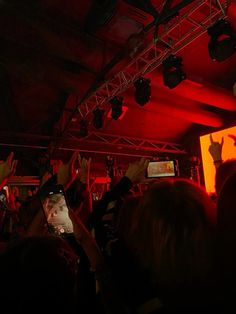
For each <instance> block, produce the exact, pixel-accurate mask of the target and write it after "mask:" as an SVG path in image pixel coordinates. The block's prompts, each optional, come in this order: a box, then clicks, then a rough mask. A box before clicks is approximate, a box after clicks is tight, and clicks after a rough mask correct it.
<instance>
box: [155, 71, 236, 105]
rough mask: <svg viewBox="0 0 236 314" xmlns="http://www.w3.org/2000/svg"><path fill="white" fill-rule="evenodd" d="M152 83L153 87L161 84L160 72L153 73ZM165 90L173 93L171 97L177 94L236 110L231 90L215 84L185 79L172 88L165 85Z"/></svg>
mask: <svg viewBox="0 0 236 314" xmlns="http://www.w3.org/2000/svg"><path fill="white" fill-rule="evenodd" d="M152 85H153V86H155V88H158V86H163V79H162V75H161V73H160V75H158V74H157V75H156V73H155V77H154V76H153V77H152ZM162 91H163V89H162ZM166 91H167V93H169V94H172V95H173V99H175V98H176V95H178V96H182V97H185V98H187V99H191V100H194V101H197V102H200V103H202V104H207V105H211V106H213V107H217V108H220V109H224V110H228V111H236V101H235V97H234V96H233V93H232V91H228V90H226V89H224V88H221V87H219V86H216V85H211V84H209V83H198V82H194V81H191V80H185V81H183V82H181V84H179V85H178V86H177V87H176V88H174V89H172V90H170V89H168V88H167V87H166Z"/></svg>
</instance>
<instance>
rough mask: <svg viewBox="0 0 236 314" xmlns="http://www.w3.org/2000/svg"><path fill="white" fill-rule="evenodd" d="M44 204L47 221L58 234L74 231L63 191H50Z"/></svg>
mask: <svg viewBox="0 0 236 314" xmlns="http://www.w3.org/2000/svg"><path fill="white" fill-rule="evenodd" d="M42 204H43V209H44V213H45V216H46V219H47V223H48V225H49V226H50V227H52V229H53V231H54V232H55V233H56V234H63V233H73V225H72V222H71V220H70V218H69V214H68V207H67V204H66V200H65V196H64V193H63V191H61V192H60V191H56V192H53V191H52V192H49V194H48V195H47V196H46V197H45V198H44V199H43V200H42Z"/></svg>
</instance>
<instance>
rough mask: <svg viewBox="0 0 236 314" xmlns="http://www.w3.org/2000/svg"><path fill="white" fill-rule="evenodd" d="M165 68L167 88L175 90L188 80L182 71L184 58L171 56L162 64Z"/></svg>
mask: <svg viewBox="0 0 236 314" xmlns="http://www.w3.org/2000/svg"><path fill="white" fill-rule="evenodd" d="M162 66H163V82H164V84H165V86H167V87H169V88H170V89H172V88H175V87H176V86H177V85H179V84H180V83H181V82H182V81H183V80H185V79H186V75H185V73H184V71H183V69H182V67H183V64H182V58H181V57H177V56H174V55H170V56H169V57H168V58H167V59H166V60H164V61H163V62H162Z"/></svg>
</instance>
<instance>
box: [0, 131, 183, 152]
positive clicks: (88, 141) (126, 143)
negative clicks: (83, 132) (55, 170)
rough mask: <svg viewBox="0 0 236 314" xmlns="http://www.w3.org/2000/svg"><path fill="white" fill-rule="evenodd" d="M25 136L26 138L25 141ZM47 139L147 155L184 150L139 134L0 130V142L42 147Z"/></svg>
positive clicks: (63, 145) (68, 146)
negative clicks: (57, 135) (46, 133)
mask: <svg viewBox="0 0 236 314" xmlns="http://www.w3.org/2000/svg"><path fill="white" fill-rule="evenodd" d="M26 139H27V141H26ZM50 142H53V143H54V142H59V143H60V145H58V146H57V147H56V149H57V150H64V151H76V150H78V149H79V151H80V152H89V153H95V154H98V153H99V154H114V155H122V156H137V157H140V156H146V157H151V156H153V155H155V154H158V153H172V154H185V153H186V152H185V150H184V149H183V148H182V147H181V145H179V144H175V143H167V142H161V141H156V140H147V139H142V138H135V137H127V136H119V135H112V134H104V133H100V132H92V133H90V134H89V135H88V136H87V137H85V138H81V137H80V136H79V135H78V130H74V129H71V130H70V131H68V132H67V134H66V136H64V137H63V138H57V137H51V136H46V135H38V134H29V133H14V132H0V146H4V147H20V148H26V149H28V148H33V149H39V150H45V149H46V148H47V147H48V145H49V143H50Z"/></svg>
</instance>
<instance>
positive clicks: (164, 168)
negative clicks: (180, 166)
mask: <svg viewBox="0 0 236 314" xmlns="http://www.w3.org/2000/svg"><path fill="white" fill-rule="evenodd" d="M175 176H176V169H175V162H174V160H167V161H151V162H149V164H148V168H147V177H148V178H163V177H175Z"/></svg>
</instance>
